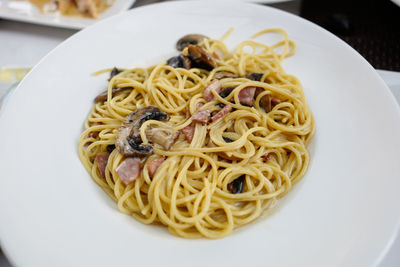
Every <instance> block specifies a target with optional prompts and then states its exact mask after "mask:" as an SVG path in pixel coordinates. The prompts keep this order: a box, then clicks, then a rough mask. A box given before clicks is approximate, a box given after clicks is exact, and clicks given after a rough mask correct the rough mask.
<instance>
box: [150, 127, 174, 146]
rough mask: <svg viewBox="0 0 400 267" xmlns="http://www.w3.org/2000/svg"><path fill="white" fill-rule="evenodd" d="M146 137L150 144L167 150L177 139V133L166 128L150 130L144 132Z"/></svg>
mask: <svg viewBox="0 0 400 267" xmlns="http://www.w3.org/2000/svg"><path fill="white" fill-rule="evenodd" d="M146 136H147V138H148V139H149V141H150V142H152V143H155V144H158V145H160V146H162V147H163V148H164V149H166V150H169V149H170V148H171V147H172V145H173V144H174V143H175V141H176V139H177V138H178V137H179V132H178V131H175V130H172V129H167V128H151V129H147V130H146Z"/></svg>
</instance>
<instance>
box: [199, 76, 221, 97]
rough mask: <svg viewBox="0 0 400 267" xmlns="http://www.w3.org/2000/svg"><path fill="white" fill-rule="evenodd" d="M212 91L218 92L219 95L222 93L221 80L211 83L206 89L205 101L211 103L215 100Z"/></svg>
mask: <svg viewBox="0 0 400 267" xmlns="http://www.w3.org/2000/svg"><path fill="white" fill-rule="evenodd" d="M212 90H214V91H215V92H217V94H219V92H220V91H221V84H220V82H219V80H213V81H212V82H211V83H210V85H208V86H207V87H206V88H205V89H204V91H203V96H204V99H205V100H207V101H211V100H213V99H214V98H215V96H214V95H213V93H212V92H211V91H212Z"/></svg>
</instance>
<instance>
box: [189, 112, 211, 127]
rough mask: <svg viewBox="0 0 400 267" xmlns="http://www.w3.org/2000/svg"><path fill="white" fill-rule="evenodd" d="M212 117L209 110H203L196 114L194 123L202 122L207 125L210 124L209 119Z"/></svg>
mask: <svg viewBox="0 0 400 267" xmlns="http://www.w3.org/2000/svg"><path fill="white" fill-rule="evenodd" d="M209 117H210V111H209V110H201V111H198V112H196V113H195V114H194V115H193V117H192V119H193V121H194V122H200V123H202V124H206V123H207V122H208V118H209Z"/></svg>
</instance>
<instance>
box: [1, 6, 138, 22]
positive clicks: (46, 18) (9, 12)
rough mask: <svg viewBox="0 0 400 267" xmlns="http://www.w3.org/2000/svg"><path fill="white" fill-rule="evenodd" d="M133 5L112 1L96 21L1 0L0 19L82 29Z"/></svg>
mask: <svg viewBox="0 0 400 267" xmlns="http://www.w3.org/2000/svg"><path fill="white" fill-rule="evenodd" d="M133 3H135V0H114V3H113V5H112V6H111V7H110V8H108V9H107V10H106V11H105V12H104V13H102V14H100V16H99V18H98V19H92V18H78V17H68V16H62V15H60V14H59V13H46V14H44V13H41V12H40V11H39V9H38V8H37V7H36V6H34V5H32V4H31V3H30V2H28V1H27V0H26V1H24V0H1V1H0V18H4V19H10V20H17V21H23V22H29V23H35V24H42V25H48V26H55V27H62V28H70V29H82V28H85V27H87V26H89V25H92V24H93V23H95V22H97V21H99V20H101V19H105V18H108V17H110V16H113V15H116V14H118V13H121V12H123V11H125V10H127V9H128V8H130V7H131V6H132V5H133Z"/></svg>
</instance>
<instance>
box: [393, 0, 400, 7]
mask: <svg viewBox="0 0 400 267" xmlns="http://www.w3.org/2000/svg"><path fill="white" fill-rule="evenodd" d="M392 2H393V3H395V4H396V5H398V6H400V0H392Z"/></svg>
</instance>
